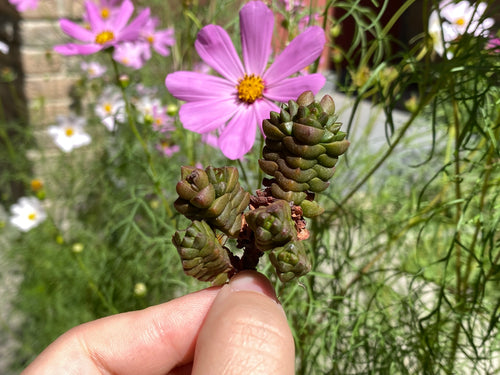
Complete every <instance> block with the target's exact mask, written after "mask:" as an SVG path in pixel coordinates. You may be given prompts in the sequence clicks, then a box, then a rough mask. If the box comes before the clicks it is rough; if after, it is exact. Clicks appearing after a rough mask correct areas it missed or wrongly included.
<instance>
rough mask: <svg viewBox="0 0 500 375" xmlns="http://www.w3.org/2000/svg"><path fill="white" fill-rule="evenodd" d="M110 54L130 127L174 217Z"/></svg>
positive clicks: (156, 184)
mask: <svg viewBox="0 0 500 375" xmlns="http://www.w3.org/2000/svg"><path fill="white" fill-rule="evenodd" d="M109 56H110V58H111V63H112V65H113V70H114V72H115V78H116V84H117V85H118V87H119V88H120V91H121V93H122V97H123V101H124V102H125V111H126V113H127V119H128V124H129V126H130V129H131V130H132V133H133V134H134V136H135V138H136V139H137V140H138V141H139V143H140V144H141V146H142V149H143V151H144V154H145V155H146V159H147V163H148V166H149V171H150V173H148V174H149V176H150V177H151V180H152V181H153V186H154V190H155V192H156V195H157V196H158V197H159V198H160V199H161V201H162V203H163V206H164V208H165V211H166V213H167V215H168V217H169V219H172V218H173V216H174V214H173V212H172V209H171V208H170V205H169V203H168V202H167V200H166V199H165V197H164V195H163V194H162V191H161V187H160V179H159V178H158V173H157V172H156V169H155V167H154V164H153V158H152V156H151V153H150V152H149V148H148V145H147V143H146V141H145V140H144V138H142V136H141V133H140V132H139V130H138V129H137V125H136V123H135V116H134V114H133V113H132V106H131V104H130V101H129V100H128V96H127V93H126V92H125V88H124V87H123V85H122V84H121V83H120V72H119V69H118V64H117V63H116V61H115V60H114V59H113V58H112V56H111V54H110V55H109Z"/></svg>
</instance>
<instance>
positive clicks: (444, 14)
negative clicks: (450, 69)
mask: <svg viewBox="0 0 500 375" xmlns="http://www.w3.org/2000/svg"><path fill="white" fill-rule="evenodd" d="M486 8H487V4H486V3H479V4H477V5H471V4H470V3H469V2H468V1H459V2H458V3H454V2H453V1H451V0H443V1H441V2H440V3H439V13H438V10H435V11H433V12H432V13H431V15H430V17H429V34H430V36H431V38H432V40H433V45H434V50H435V51H436V52H437V53H438V54H439V55H440V56H442V55H443V54H444V53H445V51H446V55H447V56H448V58H451V57H453V52H452V51H450V50H449V47H450V44H451V42H453V41H454V40H456V39H458V38H459V37H460V36H461V35H464V34H465V33H468V34H472V35H474V36H480V35H483V34H484V33H485V32H487V31H488V29H490V28H491V27H492V26H493V25H494V22H495V21H494V20H493V19H492V18H485V19H483V15H484V12H485V11H486Z"/></svg>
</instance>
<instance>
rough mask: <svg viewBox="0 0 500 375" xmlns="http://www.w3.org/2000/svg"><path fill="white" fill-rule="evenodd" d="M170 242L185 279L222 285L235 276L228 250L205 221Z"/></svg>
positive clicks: (197, 222)
mask: <svg viewBox="0 0 500 375" xmlns="http://www.w3.org/2000/svg"><path fill="white" fill-rule="evenodd" d="M172 242H173V244H174V246H175V247H176V248H177V252H178V253H179V255H180V257H181V261H182V267H183V268H184V272H185V273H186V274H187V275H190V276H193V277H195V278H197V279H198V280H201V281H211V282H212V284H214V285H221V284H224V283H225V282H226V281H227V280H228V279H229V276H230V275H231V274H233V273H234V272H235V270H234V267H233V266H232V264H231V259H230V257H229V254H228V252H227V250H226V249H225V248H224V247H223V246H222V245H221V244H220V243H219V241H218V239H217V237H216V236H215V233H214V231H213V230H212V228H211V227H210V226H209V225H208V224H207V223H206V222H205V221H197V220H195V221H193V222H192V223H191V225H190V226H189V227H188V228H187V229H186V230H185V231H177V232H175V234H174V236H173V238H172Z"/></svg>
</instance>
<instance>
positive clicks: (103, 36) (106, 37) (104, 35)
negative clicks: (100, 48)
mask: <svg viewBox="0 0 500 375" xmlns="http://www.w3.org/2000/svg"><path fill="white" fill-rule="evenodd" d="M114 38H115V35H114V34H113V32H112V31H103V32H101V33H99V34H97V36H96V37H95V42H96V43H97V44H105V43H107V42H109V41H111V40H113V39H114Z"/></svg>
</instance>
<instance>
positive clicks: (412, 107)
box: [405, 95, 418, 113]
mask: <svg viewBox="0 0 500 375" xmlns="http://www.w3.org/2000/svg"><path fill="white" fill-rule="evenodd" d="M405 108H406V109H407V110H408V112H411V113H415V112H416V111H417V109H418V100H417V96H416V95H412V96H410V98H409V99H408V100H406V101H405Z"/></svg>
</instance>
